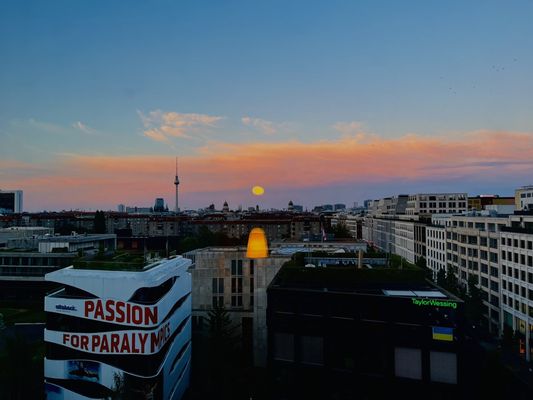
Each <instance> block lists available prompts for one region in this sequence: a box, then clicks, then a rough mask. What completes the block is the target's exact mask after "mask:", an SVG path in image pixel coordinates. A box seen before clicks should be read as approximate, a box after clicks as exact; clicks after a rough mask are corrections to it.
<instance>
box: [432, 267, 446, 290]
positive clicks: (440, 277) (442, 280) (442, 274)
mask: <svg viewBox="0 0 533 400" xmlns="http://www.w3.org/2000/svg"><path fill="white" fill-rule="evenodd" d="M435 282H436V283H437V285H439V286H440V287H443V288H445V289H446V270H445V269H444V268H443V269H439V271H438V272H437V276H436V278H435Z"/></svg>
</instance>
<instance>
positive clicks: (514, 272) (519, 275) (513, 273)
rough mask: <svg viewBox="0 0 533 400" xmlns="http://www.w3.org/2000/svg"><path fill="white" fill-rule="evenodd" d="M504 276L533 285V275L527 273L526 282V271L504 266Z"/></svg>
mask: <svg viewBox="0 0 533 400" xmlns="http://www.w3.org/2000/svg"><path fill="white" fill-rule="evenodd" d="M502 274H503V275H507V276H510V277H511V278H513V277H514V278H515V279H520V280H521V281H523V282H527V283H533V273H532V272H528V273H527V281H526V271H524V270H520V269H519V268H513V267H509V266H507V265H502Z"/></svg>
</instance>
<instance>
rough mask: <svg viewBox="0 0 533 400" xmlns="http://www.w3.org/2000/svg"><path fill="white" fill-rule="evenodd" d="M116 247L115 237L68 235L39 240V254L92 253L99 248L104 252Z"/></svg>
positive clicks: (111, 235)
mask: <svg viewBox="0 0 533 400" xmlns="http://www.w3.org/2000/svg"><path fill="white" fill-rule="evenodd" d="M116 247H117V235H115V234H98V235H70V236H50V237H45V238H42V239H40V240H39V252H40V253H71V252H78V251H82V252H84V253H85V252H89V253H90V252H94V253H96V252H97V251H99V250H100V248H102V249H104V250H106V251H114V250H115V249H116Z"/></svg>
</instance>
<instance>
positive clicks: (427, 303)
mask: <svg viewBox="0 0 533 400" xmlns="http://www.w3.org/2000/svg"><path fill="white" fill-rule="evenodd" d="M411 301H412V302H413V304H414V305H417V306H420V307H445V308H453V309H454V310H455V309H456V308H457V303H456V302H455V301H450V300H437V299H417V298H414V297H413V298H411Z"/></svg>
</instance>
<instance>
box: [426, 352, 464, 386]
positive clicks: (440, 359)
mask: <svg viewBox="0 0 533 400" xmlns="http://www.w3.org/2000/svg"><path fill="white" fill-rule="evenodd" d="M429 368H430V379H431V381H432V382H442V383H451V384H456V383H457V355H456V354H454V353H445V352H441V351H430V352H429Z"/></svg>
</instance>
